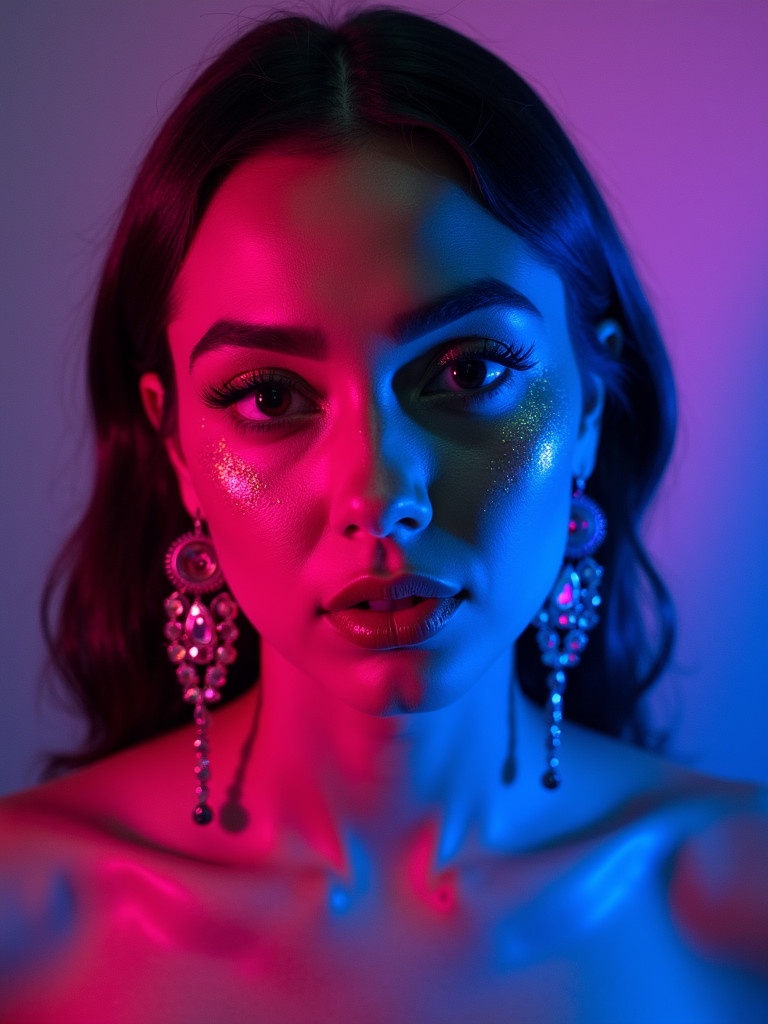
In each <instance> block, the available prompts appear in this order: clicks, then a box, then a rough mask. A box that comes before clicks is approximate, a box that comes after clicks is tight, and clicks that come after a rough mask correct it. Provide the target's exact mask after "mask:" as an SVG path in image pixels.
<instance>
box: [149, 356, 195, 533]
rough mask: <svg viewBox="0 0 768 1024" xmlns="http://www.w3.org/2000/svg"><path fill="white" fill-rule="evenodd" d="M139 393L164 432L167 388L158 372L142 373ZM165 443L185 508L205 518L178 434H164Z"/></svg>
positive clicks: (159, 431) (154, 424)
mask: <svg viewBox="0 0 768 1024" xmlns="http://www.w3.org/2000/svg"><path fill="white" fill-rule="evenodd" d="M139 394H140V395H141V402H142V405H143V406H144V412H145V413H146V414H147V419H148V420H149V422H150V423H151V424H152V426H153V427H154V428H155V430H157V432H158V433H162V424H163V412H164V409H165V388H164V387H163V384H162V381H161V380H160V378H159V377H158V375H157V374H156V373H144V374H142V376H141V377H140V378H139ZM163 444H164V445H165V450H166V451H167V452H168V458H169V459H170V460H171V465H172V466H173V469H174V472H175V473H176V479H177V481H178V484H179V494H180V495H181V500H182V502H183V504H184V508H185V509H186V510H187V512H188V513H189V515H190V517H191V518H192V519H195V518H196V517H197V516H202V517H203V518H205V515H204V512H203V507H202V505H201V503H200V499H199V498H198V496H197V491H196V490H195V487H194V485H193V483H192V479H191V477H190V475H189V468H188V466H187V462H186V459H185V458H184V453H183V452H182V450H181V445H180V444H179V438H178V434H174V435H173V436H170V435H164V436H163Z"/></svg>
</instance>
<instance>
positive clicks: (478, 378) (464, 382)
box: [434, 356, 506, 391]
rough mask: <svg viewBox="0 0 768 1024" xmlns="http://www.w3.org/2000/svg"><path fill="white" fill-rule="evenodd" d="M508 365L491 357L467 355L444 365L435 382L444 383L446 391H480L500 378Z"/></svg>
mask: <svg viewBox="0 0 768 1024" xmlns="http://www.w3.org/2000/svg"><path fill="white" fill-rule="evenodd" d="M505 370H506V367H505V366H501V365H500V364H499V363H493V362H491V361H490V360H489V359H479V358H478V357H477V356H465V357H462V358H461V359H456V360H455V361H454V362H452V363H450V364H449V365H448V366H446V367H444V368H443V369H442V370H441V371H440V373H439V374H438V376H437V378H436V380H435V382H434V383H436V384H437V383H440V384H442V385H443V388H442V389H443V390H445V391H478V390H480V388H483V387H488V386H489V385H490V384H493V382H494V381H496V380H498V379H499V377H501V375H502V374H503V373H504V372H505Z"/></svg>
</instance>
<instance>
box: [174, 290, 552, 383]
mask: <svg viewBox="0 0 768 1024" xmlns="http://www.w3.org/2000/svg"><path fill="white" fill-rule="evenodd" d="M494 306H496V307H503V308H505V309H512V310H515V311H516V312H519V313H527V314H530V315H533V316H536V317H539V318H540V319H541V318H542V316H541V312H540V311H539V310H538V309H537V308H536V306H535V305H534V304H533V302H531V300H530V299H529V298H527V297H526V296H525V295H523V293H522V292H520V291H518V290H517V289H516V288H513V287H512V285H509V284H507V283H506V282H505V281H500V280H499V279H498V278H495V277H485V278H482V279H480V280H478V281H473V282H472V284H469V285H466V286H465V287H463V288H458V289H456V290H455V291H452V292H450V293H448V294H447V295H443V296H441V297H440V298H438V299H436V300H434V301H432V302H428V303H425V304H424V305H423V306H419V307H418V308H417V309H415V310H411V311H410V312H408V313H404V314H403V315H401V316H398V317H396V318H395V320H394V322H393V324H392V327H391V330H390V332H389V333H390V335H391V336H392V338H393V339H394V341H395V342H396V343H397V344H403V343H406V342H408V341H410V340H412V339H413V338H416V337H419V336H421V335H423V334H428V333H430V332H431V331H435V330H437V329H438V328H440V327H444V326H446V325H448V324H450V323H453V321H454V320H459V319H461V318H462V317H464V316H467V315H468V314H469V313H475V312H478V311H479V310H482V309H488V308H490V307H494ZM225 347H231V348H260V349H266V350H267V351H270V352H283V353H286V354H287V355H297V356H305V357H307V358H309V359H322V358H323V357H324V356H325V354H326V343H325V338H324V337H323V335H322V334H321V332H320V331H318V330H312V329H308V328H305V327H282V326H279V325H270V324H257V323H246V322H244V321H242V320H227V319H224V320H217V321H216V323H215V324H213V325H212V326H211V327H209V328H208V330H207V331H206V332H205V334H204V335H203V336H202V338H201V339H200V341H198V342H197V344H196V345H195V347H194V348H193V349H192V353H191V355H190V357H189V368H190V370H191V369H192V367H193V366H194V364H195V363H196V362H197V360H198V359H199V358H200V357H201V356H203V355H205V354H206V353H208V352H214V351H216V350H217V349H220V348H225Z"/></svg>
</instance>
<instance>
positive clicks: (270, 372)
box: [201, 367, 320, 409]
mask: <svg viewBox="0 0 768 1024" xmlns="http://www.w3.org/2000/svg"><path fill="white" fill-rule="evenodd" d="M269 384H283V385H285V386H286V387H289V388H293V389H294V391H298V392H299V393H300V394H302V395H304V397H305V398H307V399H309V400H310V401H312V402H316V403H317V404H320V396H319V395H318V394H317V393H316V392H315V390H314V389H313V388H312V387H311V386H310V385H309V384H308V383H307V382H306V381H305V380H304V379H303V378H301V377H298V376H296V375H295V374H293V373H289V372H288V371H286V370H280V369H277V368H276V367H265V368H264V369H258V370H247V371H246V372H245V373H241V374H238V376H237V377H234V378H233V379H232V380H230V381H227V382H225V383H224V384H218V385H217V384H206V385H205V387H204V388H203V390H202V393H201V397H202V400H203V402H204V403H205V404H206V405H208V406H210V407H211V408H213V409H227V408H229V407H230V406H232V405H234V404H235V403H236V402H239V401H241V400H242V399H243V398H247V397H248V396H249V395H250V394H252V393H253V392H254V391H255V390H256V389H257V388H258V387H264V386H266V385H269Z"/></svg>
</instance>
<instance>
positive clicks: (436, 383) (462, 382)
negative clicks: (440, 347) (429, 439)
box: [424, 338, 536, 398]
mask: <svg viewBox="0 0 768 1024" xmlns="http://www.w3.org/2000/svg"><path fill="white" fill-rule="evenodd" d="M535 365H536V360H535V359H532V358H531V348H530V347H529V348H517V347H514V346H511V345H508V344H505V343H503V342H499V341H495V340H493V339H490V338H479V339H478V338H473V339H469V340H467V341H466V342H464V343H461V344H458V345H453V346H451V348H450V349H449V350H448V351H447V352H445V353H443V355H442V356H441V357H440V359H439V360H438V364H437V372H436V373H434V374H433V375H432V376H431V377H430V380H429V382H428V384H427V386H426V388H425V389H424V391H425V393H426V394H445V393H448V394H450V393H454V394H457V395H463V396H466V397H467V398H471V397H472V394H473V393H476V394H483V393H486V392H489V391H494V390H495V389H496V388H498V387H502V386H503V385H504V383H505V382H507V381H508V380H509V379H510V378H511V377H512V376H513V374H514V371H515V370H517V371H523V370H530V369H531V368H532V367H534V366H535Z"/></svg>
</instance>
